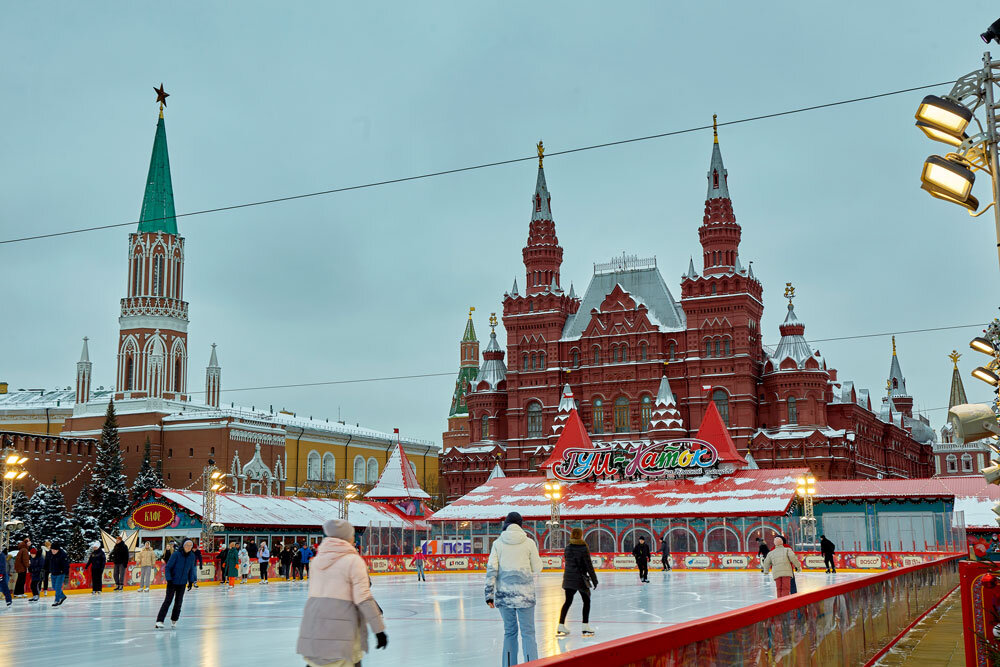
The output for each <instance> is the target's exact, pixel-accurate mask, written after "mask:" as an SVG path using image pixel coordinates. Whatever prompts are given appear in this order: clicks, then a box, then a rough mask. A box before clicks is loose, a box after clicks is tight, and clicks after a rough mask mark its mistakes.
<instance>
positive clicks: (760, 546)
mask: <svg viewBox="0 0 1000 667" xmlns="http://www.w3.org/2000/svg"><path fill="white" fill-rule="evenodd" d="M770 552H771V550H770V549H769V548H768V547H767V542H765V541H764V540H762V539H760V538H759V537H758V538H757V557H758V558H759V559H760V571H761V572H764V574H767V572H765V571H764V559H765V558H767V554H769V553H770Z"/></svg>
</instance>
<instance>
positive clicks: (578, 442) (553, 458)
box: [539, 408, 594, 468]
mask: <svg viewBox="0 0 1000 667" xmlns="http://www.w3.org/2000/svg"><path fill="white" fill-rule="evenodd" d="M570 448H577V449H593V448H594V443H593V442H591V440H590V436H589V435H587V429H586V427H585V426H584V425H583V420H581V419H580V415H579V414H578V413H577V411H576V408H573V409H572V410H570V411H569V417H567V418H566V426H565V428H563V431H562V433H561V434H560V435H559V439H558V440H556V446H555V447H553V448H552V454H550V455H549V458H548V459H546V460H545V463H543V464H542V465H541V466H539V467H540V468H548V467H549V466H552V465H556V464H557V463H561V462H562V460H563V452H565V451H566V450H567V449H570Z"/></svg>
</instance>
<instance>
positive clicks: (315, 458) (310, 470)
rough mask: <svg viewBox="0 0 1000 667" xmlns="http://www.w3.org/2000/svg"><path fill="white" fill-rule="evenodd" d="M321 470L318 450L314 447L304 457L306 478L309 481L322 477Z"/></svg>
mask: <svg viewBox="0 0 1000 667" xmlns="http://www.w3.org/2000/svg"><path fill="white" fill-rule="evenodd" d="M322 472H323V470H322V463H321V460H320V456H319V452H317V451H316V450H315V449H314V450H312V451H311V452H309V455H308V456H307V457H306V479H307V480H309V481H318V480H320V479H321V478H322Z"/></svg>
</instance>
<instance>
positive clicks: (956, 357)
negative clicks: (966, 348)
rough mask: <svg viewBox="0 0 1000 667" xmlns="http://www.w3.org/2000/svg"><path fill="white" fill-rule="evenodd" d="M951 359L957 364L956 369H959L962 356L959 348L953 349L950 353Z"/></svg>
mask: <svg viewBox="0 0 1000 667" xmlns="http://www.w3.org/2000/svg"><path fill="white" fill-rule="evenodd" d="M948 358H949V359H951V363H953V364H955V370H958V360H959V359H961V358H962V355H960V354H959V353H958V350H952V351H951V354H949V355H948Z"/></svg>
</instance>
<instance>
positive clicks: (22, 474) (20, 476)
mask: <svg viewBox="0 0 1000 667" xmlns="http://www.w3.org/2000/svg"><path fill="white" fill-rule="evenodd" d="M27 476H28V471H27V470H22V471H21V472H19V473H17V477H15V478H14V479H24V478H25V477H27Z"/></svg>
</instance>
